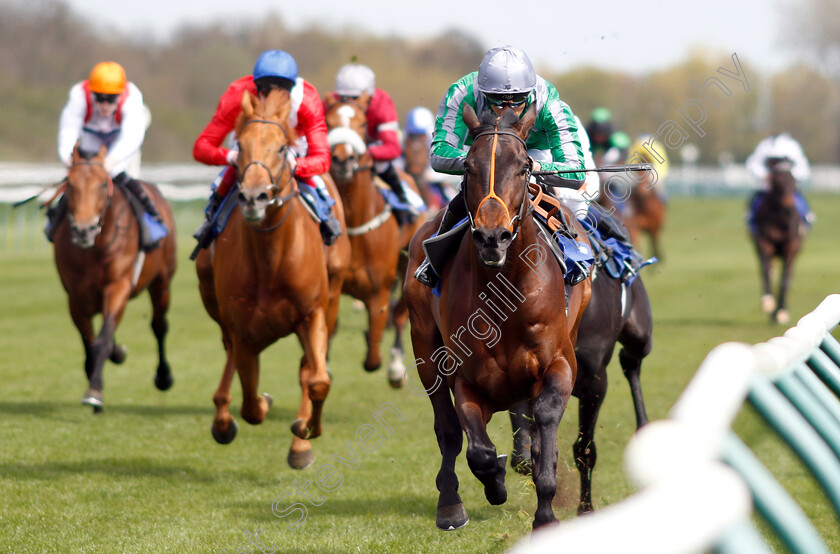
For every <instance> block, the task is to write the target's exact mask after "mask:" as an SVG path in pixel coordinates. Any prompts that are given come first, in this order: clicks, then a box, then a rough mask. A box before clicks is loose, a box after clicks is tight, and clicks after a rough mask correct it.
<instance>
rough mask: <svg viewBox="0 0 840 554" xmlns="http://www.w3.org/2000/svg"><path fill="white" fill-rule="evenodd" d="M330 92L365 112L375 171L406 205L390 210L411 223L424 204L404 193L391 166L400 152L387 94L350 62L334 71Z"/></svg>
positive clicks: (367, 70) (393, 111)
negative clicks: (332, 90)
mask: <svg viewBox="0 0 840 554" xmlns="http://www.w3.org/2000/svg"><path fill="white" fill-rule="evenodd" d="M332 95H333V96H335V97H336V98H337V99H339V100H341V101H343V102H352V103H355V104H356V105H358V106H359V107H360V108H361V109H362V110H363V111H364V112H365V117H366V118H367V135H368V136H367V137H366V142H367V147H368V151H369V152H370V155H371V157H372V158H373V162H374V169H375V171H376V174H377V175H378V176H379V177H380V178H381V179H382V180H383V181H385V183H386V184H387V185H388V186H389V187H391V190H393V191H394V193H396V195H397V197H398V198H399V200H400V202H401V203H402V204H403V205H404V206H406V207H407V209H395V210H394V215H395V216H396V217H397V220H398V221H399V222H400V224H404V223H411V222H413V221H414V220H416V219H417V215H418V214H419V213H420V211H421V210H425V205H423V203H422V199H421V198H420V197H419V196H418V195H416V194H409V193H407V192H406V189H405V186H406V185H405V184H404V183H403V182H402V180H401V179H400V177H399V175H398V174H397V170H396V168H395V167H394V165H393V161H394V160H396V159H398V158H399V157H400V156H401V155H402V144H401V143H400V137H399V118H398V117H397V108H396V107H395V106H394V101H393V100H391V96H390V95H389V94H388V93H387V92H385V91H384V90H382V89H381V88H377V87H376V75H375V74H374V73H373V70H372V69H371V68H369V67H368V66H366V65H361V64H353V63H351V64H346V65H344V66H342V67H341V68H340V69H339V70H338V73H337V74H336V76H335V91H334V92H333V93H332ZM412 192H413V191H412Z"/></svg>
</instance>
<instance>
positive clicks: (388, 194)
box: [377, 184, 427, 213]
mask: <svg viewBox="0 0 840 554" xmlns="http://www.w3.org/2000/svg"><path fill="white" fill-rule="evenodd" d="M403 186H404V187H405V188H406V191H408V188H409V187H408V185H405V184H404V185H403ZM377 188H378V190H379V192H380V193H381V194H382V196H383V198H385V202H387V203H388V204H389V205H390V206H391V208H393V209H394V210H398V211H405V212H411V211H415V212H418V213H422V212H425V211H426V208H427V207H426V204H425V203H423V202H422V200H421V206H418V207H414V206H412V205H411V204H409V203H407V202H402V201H401V200H400V197H399V196H397V193H396V192H394V191H393V190H391V189H385V188H381V187H377ZM407 194H414V195H417V193H416V192H414V191H411V192H407Z"/></svg>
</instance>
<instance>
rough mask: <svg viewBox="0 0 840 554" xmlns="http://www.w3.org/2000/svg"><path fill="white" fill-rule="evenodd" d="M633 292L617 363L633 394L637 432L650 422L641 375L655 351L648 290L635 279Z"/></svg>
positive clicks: (622, 331)
mask: <svg viewBox="0 0 840 554" xmlns="http://www.w3.org/2000/svg"><path fill="white" fill-rule="evenodd" d="M630 292H631V294H632V299H633V306H632V308H631V309H630V316H629V317H628V318H627V321H625V323H624V327H622V329H621V333H620V334H619V336H618V342H620V343H621V345H622V349H621V350H620V351H619V353H618V361H619V363H620V364H621V369H622V371H623V372H624V377H626V378H627V382H628V383H629V384H630V394H631V396H632V397H633V408H634V410H635V412H636V429H639V428H640V427H642V426H643V425H646V424H647V422H648V416H647V411H646V409H645V400H644V397H643V396H642V382H641V372H642V360H643V359H644V358H645V357H646V356H647V355H648V354H650V351H651V349H652V348H653V316H652V313H651V308H650V300H649V299H648V295H647V291H646V290H645V288H644V286H643V285H642V282H641V281H640V280H636V282H634V283H633V284H632V285H631V286H630Z"/></svg>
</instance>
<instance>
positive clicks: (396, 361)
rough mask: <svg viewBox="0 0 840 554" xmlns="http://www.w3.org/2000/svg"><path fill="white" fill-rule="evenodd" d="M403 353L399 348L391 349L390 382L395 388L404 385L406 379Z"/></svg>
mask: <svg viewBox="0 0 840 554" xmlns="http://www.w3.org/2000/svg"><path fill="white" fill-rule="evenodd" d="M402 357H403V353H402V350H400V349H399V348H392V349H391V363H390V364H389V365H388V383H389V384H390V385H391V386H392V387H393V388H395V389H399V388H401V387H402V385H403V379H405V364H403V361H402Z"/></svg>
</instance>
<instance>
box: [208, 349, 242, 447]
mask: <svg viewBox="0 0 840 554" xmlns="http://www.w3.org/2000/svg"><path fill="white" fill-rule="evenodd" d="M222 342H223V343H224V347H225V368H224V371H223V372H222V380H221V382H219V388H218V389H216V393H215V394H214V395H213V404H215V405H216V416H215V417H214V418H213V426H212V427H211V428H210V431H211V433H212V434H213V438H214V439H216V442H218V443H219V444H228V443H230V442H231V441H232V440H233V439H234V438H236V432H237V430H238V426H237V425H236V420H235V419H233V416H232V415H231V414H230V410H229V408H230V401H231V396H230V386H231V384H232V383H233V375H234V373H236V364H235V363H234V361H233V352H232V351H231V344H230V340H229V339H227V338H226V337H223V338H222Z"/></svg>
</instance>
